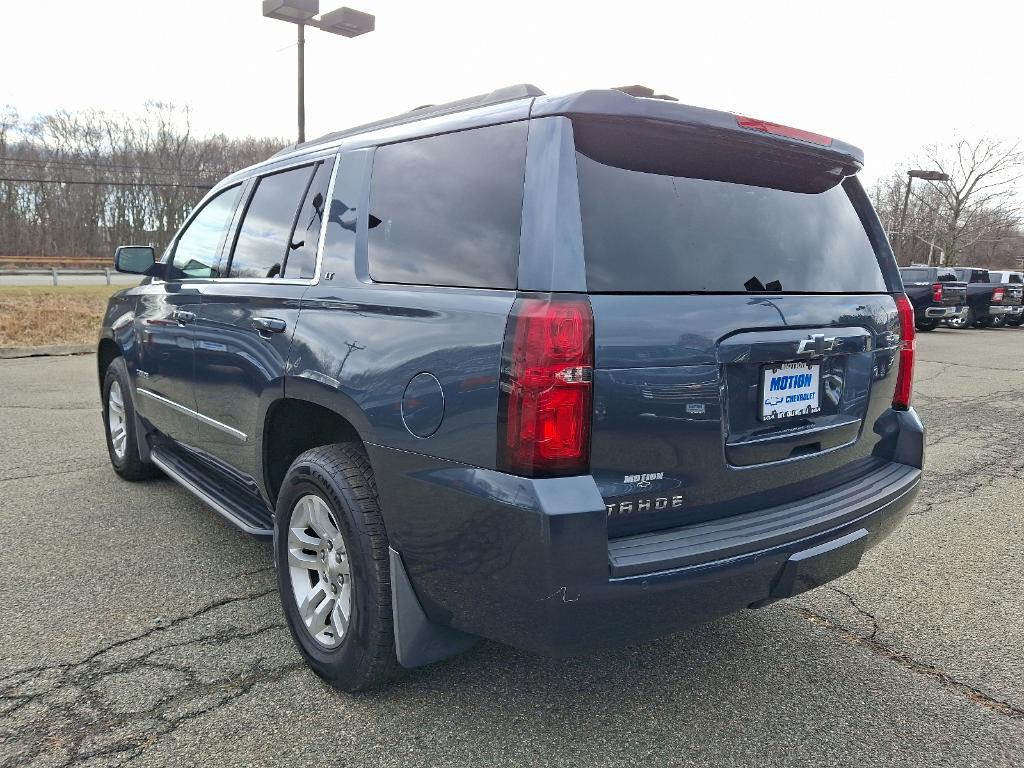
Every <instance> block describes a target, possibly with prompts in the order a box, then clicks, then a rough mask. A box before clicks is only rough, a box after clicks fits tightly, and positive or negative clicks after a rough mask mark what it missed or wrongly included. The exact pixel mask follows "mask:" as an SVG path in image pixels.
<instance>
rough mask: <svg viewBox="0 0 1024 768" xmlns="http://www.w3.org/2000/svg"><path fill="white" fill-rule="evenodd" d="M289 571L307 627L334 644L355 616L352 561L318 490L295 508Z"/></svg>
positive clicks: (313, 634) (315, 637)
mask: <svg viewBox="0 0 1024 768" xmlns="http://www.w3.org/2000/svg"><path fill="white" fill-rule="evenodd" d="M288 573H289V576H290V580H291V584H292V593H293V595H294V596H295V605H296V607H297V608H298V610H299V617H300V618H301V619H302V623H303V624H304V625H305V627H306V630H307V631H308V632H309V634H310V636H311V637H312V638H313V640H315V641H316V642H317V643H319V644H320V645H322V646H324V647H325V648H336V647H337V646H338V645H340V644H341V642H342V640H344V639H345V633H346V632H347V631H348V627H349V623H350V621H351V619H352V566H351V563H350V561H349V557H348V549H347V548H346V546H345V539H344V537H343V536H342V534H341V530H340V529H339V527H338V524H337V521H336V520H335V518H334V513H333V512H331V508H330V507H329V506H328V505H327V502H326V501H324V500H323V499H322V498H320V497H319V496H317V495H315V494H307V495H306V496H303V497H302V498H300V499H299V500H298V501H297V502H296V503H295V507H294V508H293V509H292V517H291V522H290V523H289V525H288Z"/></svg>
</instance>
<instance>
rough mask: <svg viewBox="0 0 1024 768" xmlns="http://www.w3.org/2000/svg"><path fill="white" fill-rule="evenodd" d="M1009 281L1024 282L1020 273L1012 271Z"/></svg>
mask: <svg viewBox="0 0 1024 768" xmlns="http://www.w3.org/2000/svg"><path fill="white" fill-rule="evenodd" d="M1007 282H1010V283H1017V284H1020V283H1024V280H1022V279H1021V276H1020V275H1018V274H1017V273H1016V272H1011V273H1010V279H1009V280H1008V281H1007Z"/></svg>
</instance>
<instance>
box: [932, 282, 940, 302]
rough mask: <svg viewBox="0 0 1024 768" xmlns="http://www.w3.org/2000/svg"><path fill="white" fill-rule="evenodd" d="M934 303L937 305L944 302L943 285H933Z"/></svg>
mask: <svg viewBox="0 0 1024 768" xmlns="http://www.w3.org/2000/svg"><path fill="white" fill-rule="evenodd" d="M932 301H934V302H936V303H938V302H941V301H942V283H934V284H933V285H932Z"/></svg>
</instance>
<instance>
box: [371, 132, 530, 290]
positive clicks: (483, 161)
mask: <svg viewBox="0 0 1024 768" xmlns="http://www.w3.org/2000/svg"><path fill="white" fill-rule="evenodd" d="M526 131H527V126H526V123H525V122H519V123H509V124H505V125H495V126H489V127H486V128H475V129H472V130H467V131H459V132H456V133H449V134H444V135H442V136H431V137H428V138H423V139H415V140H413V141H406V142H402V143H399V144H390V145H386V146H382V147H379V148H378V149H377V151H376V154H375V155H374V159H373V172H372V179H371V184H370V214H371V216H370V230H369V246H368V258H369V269H370V277H371V278H372V279H373V280H375V281H378V282H385V283H403V284H420V285H440V286H458V287H467V288H515V287H516V280H517V275H518V269H519V233H520V223H521V219H522V210H523V177H524V173H525V168H526Z"/></svg>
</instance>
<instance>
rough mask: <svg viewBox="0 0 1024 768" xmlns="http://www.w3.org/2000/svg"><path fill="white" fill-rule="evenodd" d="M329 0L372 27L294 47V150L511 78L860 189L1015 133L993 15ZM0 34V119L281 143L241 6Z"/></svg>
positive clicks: (263, 32)
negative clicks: (617, 100) (786, 139)
mask: <svg viewBox="0 0 1024 768" xmlns="http://www.w3.org/2000/svg"><path fill="white" fill-rule="evenodd" d="M346 1H347V2H350V3H352V5H353V6H354V7H356V8H358V9H359V10H364V11H367V12H370V13H373V14H375V15H376V17H377V30H376V31H375V32H373V33H372V34H369V35H365V36H363V37H360V38H356V39H352V40H349V39H345V38H342V37H338V36H335V35H328V34H325V33H323V32H319V31H317V30H309V31H308V32H307V61H306V66H307V85H306V94H307V96H306V99H307V102H306V104H307V106H306V109H307V134H308V135H309V136H310V137H313V136H317V135H319V134H322V133H327V132H329V131H333V130H337V129H339V128H343V127H346V126H349V125H353V124H356V123H360V122H365V121H368V120H372V119H374V118H378V117H384V116H387V115H390V114H394V113H397V112H401V111H404V110H406V109H409V108H411V107H414V106H418V105H420V104H425V103H437V102H442V101H448V100H452V99H456V98H460V97H463V96H468V95H473V94H477V93H483V92H487V91H490V90H492V89H493V88H495V87H499V86H503V85H509V84H512V83H520V82H529V83H534V84H535V85H537V86H539V87H540V88H542V89H543V90H545V91H546V92H548V93H563V92H570V91H575V90H581V89H585V88H595V87H606V86H613V85H623V84H632V83H641V84H644V85H649V86H651V87H652V88H655V89H656V90H658V91H662V92H665V93H670V94H672V95H674V96H676V97H678V98H679V99H680V100H681V101H683V102H686V103H689V104H696V105H700V106H705V107H713V108H718V109H726V110H731V111H736V112H743V113H746V114H750V115H753V116H756V117H761V118H766V119H770V120H775V121H777V122H782V123H787V124H790V125H795V126H798V127H800V128H806V129H808V130H813V131H817V132H820V133H825V134H828V135H832V136H836V137H838V138H841V139H843V140H845V141H849V142H851V143H853V144H857V145H859V146H861V147H863V148H864V150H865V152H866V155H867V169H866V171H865V176H866V177H867V180H868V181H871V180H872V179H874V178H875V177H876V176H878V175H881V174H885V173H887V172H888V171H889V170H891V169H892V168H893V167H894V166H895V165H897V164H899V163H900V162H902V161H904V160H905V159H908V158H909V157H910V156H912V155H913V154H914V153H915V152H916V151H917V149H918V148H919V147H920V146H921V145H923V144H926V143H929V142H932V141H942V140H947V139H949V138H951V137H952V136H953V135H954V133H955V132H960V133H962V134H964V135H968V136H973V135H977V134H980V133H983V134H988V135H995V136H1002V137H1010V138H1015V137H1017V136H1020V135H1021V134H1022V129H1021V126H1022V124H1024V106H1022V88H1021V53H1020V51H1021V30H1022V29H1024V25H1022V22H1024V10H1022V9H1024V6H1022V5H1019V4H1017V3H1015V2H1012V1H1005V0H1004V2H989V1H988V0H972V2H968V3H956V4H955V5H954V4H953V3H945V2H942V1H941V0H939V2H902V1H901V0H889V1H888V2H869V1H867V0H862V1H861V2H857V3H853V2H848V3H829V2H825V1H824V0H815V2H806V3H805V2H778V1H776V2H763V1H762V2H756V3H748V2H740V1H739V0H734V1H725V0H720V1H719V2H712V3H708V2H701V3H696V2H694V3H688V2H681V1H677V2H644V1H642V0H630V1H628V2H626V1H624V0H618V1H617V2H615V3H607V4H605V3H601V2H596V1H594V0H591V1H590V2H575V1H574V2H570V1H568V0H565V1H559V0H546V1H545V2H530V1H528V0H518V1H517V2H486V1H483V2H481V1H480V0H478V1H477V2H465V3H462V2H445V1H444V0H431V1H430V2H400V1H399V0H337V4H338V5H340V4H342V3H344V2H346ZM334 7H336V5H335V2H334V0H322V1H321V9H322V10H323V11H328V10H331V9H333V8H334ZM0 19H2V22H0V64H2V69H0V72H2V74H0V105H3V104H10V105H12V106H14V107H15V108H16V109H17V110H18V111H19V112H20V113H21V114H22V115H23V116H28V115H32V114H34V113H37V112H46V111H50V110H55V109H61V108H64V109H80V108H85V107H96V108H101V109H104V110H112V111H122V112H127V113H131V112H134V111H138V110H139V109H140V107H141V105H142V104H143V102H145V101H146V100H150V99H157V100H163V101H171V102H174V103H177V104H188V105H190V106H191V107H192V108H193V110H194V114H195V120H194V122H195V125H196V126H197V129H198V130H199V131H200V132H204V133H205V132H221V131H222V132H224V133H227V134H229V135H244V134H256V135H279V136H284V137H287V138H289V139H294V134H295V70H296V64H295V56H296V54H295V32H296V30H295V27H294V26H292V25H290V24H287V23H284V22H280V21H273V20H270V19H264V18H263V17H262V15H261V3H260V0H57V1H52V0H35V1H34V2H17V3H15V2H3V3H2V16H0Z"/></svg>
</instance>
